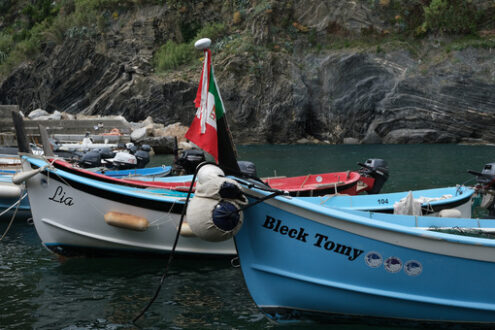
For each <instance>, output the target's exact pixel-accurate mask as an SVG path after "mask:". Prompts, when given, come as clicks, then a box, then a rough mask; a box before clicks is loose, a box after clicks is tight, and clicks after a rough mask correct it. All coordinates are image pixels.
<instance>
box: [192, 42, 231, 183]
mask: <svg viewBox="0 0 495 330" xmlns="http://www.w3.org/2000/svg"><path fill="white" fill-rule="evenodd" d="M210 45H211V40H210V39H208V38H203V39H200V40H198V41H196V42H195V44H194V47H195V48H196V49H199V50H202V51H203V52H204V54H205V62H206V61H207V60H208V64H210V67H209V68H208V69H209V70H208V71H210V74H211V75H212V77H213V80H214V82H215V85H216V86H217V91H218V96H219V99H220V102H221V104H222V108H223V109H225V107H224V105H223V100H222V98H221V96H220V91H219V90H218V84H217V83H216V79H215V76H214V71H213V64H211V51H210ZM208 56H210V58H208ZM205 67H206V66H205ZM203 73H205V72H204V70H203ZM203 79H204V75H203V77H202V82H203V83H204V81H203ZM216 123H217V143H218V165H219V166H220V167H221V168H222V169H223V170H224V172H225V174H237V175H238V174H239V173H240V169H239V165H238V163H237V152H236V149H235V144H234V142H233V139H232V134H231V132H230V129H229V125H228V123H227V119H226V116H225V113H224V114H223V116H221V117H220V118H218V117H217V120H216Z"/></svg>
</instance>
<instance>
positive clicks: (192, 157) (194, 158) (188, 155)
mask: <svg viewBox="0 0 495 330" xmlns="http://www.w3.org/2000/svg"><path fill="white" fill-rule="evenodd" d="M205 160H206V158H205V153H204V152H203V151H201V150H198V149H188V150H183V151H182V153H181V154H180V157H179V158H178V159H177V160H176V161H175V166H176V169H175V171H177V172H182V170H183V171H184V172H185V173H184V174H194V172H195V171H196V167H198V165H199V164H201V163H202V162H204V161H205Z"/></svg>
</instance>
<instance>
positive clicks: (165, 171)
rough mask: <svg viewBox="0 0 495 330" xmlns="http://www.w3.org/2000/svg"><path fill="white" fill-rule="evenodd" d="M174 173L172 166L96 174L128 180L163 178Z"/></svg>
mask: <svg viewBox="0 0 495 330" xmlns="http://www.w3.org/2000/svg"><path fill="white" fill-rule="evenodd" d="M171 171H172V166H155V167H146V168H134V169H130V170H112V171H98V172H96V173H99V174H105V175H106V176H110V177H113V178H126V177H135V176H136V177H137V176H143V177H162V176H166V175H169V174H170V172H171Z"/></svg>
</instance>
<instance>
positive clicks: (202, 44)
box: [194, 38, 211, 50]
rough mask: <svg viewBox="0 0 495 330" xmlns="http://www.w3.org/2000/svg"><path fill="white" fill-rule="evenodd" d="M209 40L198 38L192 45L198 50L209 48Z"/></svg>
mask: <svg viewBox="0 0 495 330" xmlns="http://www.w3.org/2000/svg"><path fill="white" fill-rule="evenodd" d="M210 45H211V40H210V39H208V38H203V39H199V40H198V41H196V42H195V43H194V47H196V49H199V50H205V49H208V48H210Z"/></svg>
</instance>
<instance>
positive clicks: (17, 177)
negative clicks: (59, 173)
mask: <svg viewBox="0 0 495 330" xmlns="http://www.w3.org/2000/svg"><path fill="white" fill-rule="evenodd" d="M47 166H48V165H45V166H42V167H40V168H37V169H35V170H30V171H22V172H19V173H16V174H14V176H13V177H12V183H14V184H21V183H23V182H25V181H27V180H28V179H30V178H32V177H33V176H35V175H36V174H38V173H40V172H41V171H43V170H44V169H45V168H46V167H47Z"/></svg>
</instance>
